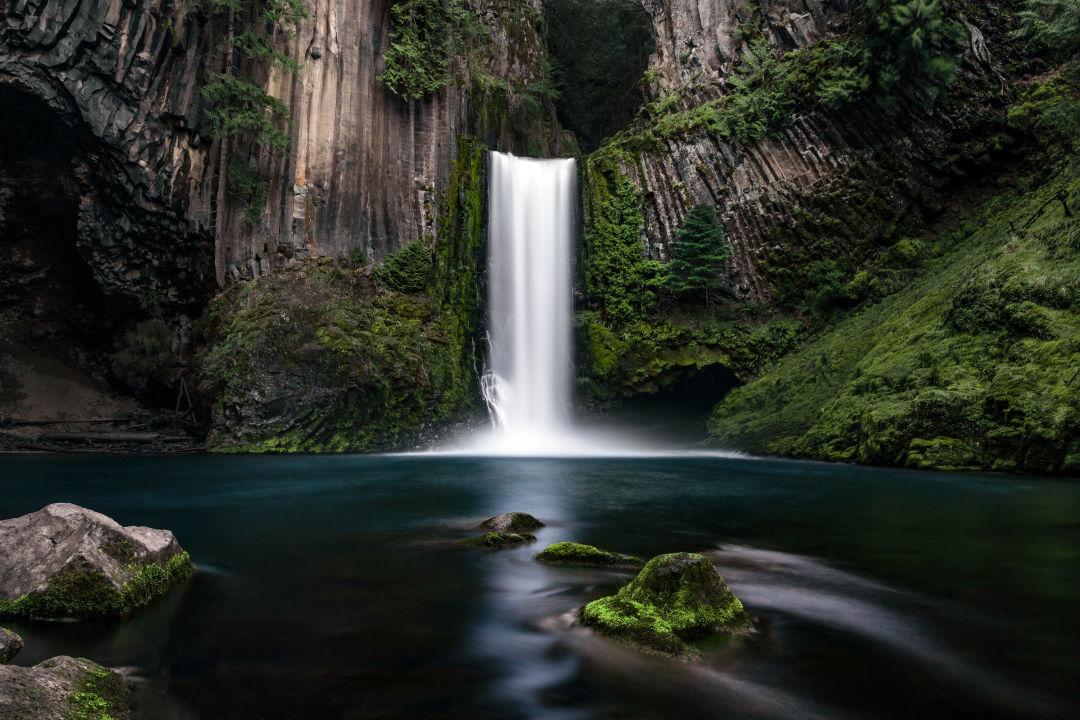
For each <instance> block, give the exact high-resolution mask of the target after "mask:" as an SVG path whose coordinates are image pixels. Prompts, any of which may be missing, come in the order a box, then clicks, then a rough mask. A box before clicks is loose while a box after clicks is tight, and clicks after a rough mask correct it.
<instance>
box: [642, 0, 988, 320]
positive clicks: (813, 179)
mask: <svg viewBox="0 0 1080 720" xmlns="http://www.w3.org/2000/svg"><path fill="white" fill-rule="evenodd" d="M642 3H643V6H644V7H645V9H646V10H647V11H648V12H649V13H650V15H651V17H652V20H653V24H654V28H655V32H656V52H655V53H654V55H653V56H652V57H651V58H650V65H649V77H651V78H652V82H651V85H650V86H649V87H648V93H649V94H650V96H651V99H654V100H655V99H659V98H662V97H664V96H667V95H670V94H672V93H676V92H677V93H678V94H679V96H680V100H679V103H680V104H679V107H680V108H681V109H687V108H690V107H694V106H697V105H700V104H702V103H705V102H708V101H710V100H715V99H717V98H719V97H721V96H723V95H725V94H727V93H728V92H730V91H731V89H732V86H731V84H730V83H729V82H728V79H729V78H730V77H731V75H732V74H733V73H734V72H735V68H736V66H737V65H738V64H739V63H740V62H741V60H742V58H743V56H744V54H745V53H747V52H748V48H747V46H746V44H745V43H744V42H742V43H741V42H740V41H739V40H738V35H737V33H736V28H737V27H738V25H739V23H740V22H745V21H747V20H748V19H749V18H750V9H749V8H750V7H751V6H760V13H761V18H762V28H763V32H764V35H765V37H766V39H767V40H768V41H769V43H770V44H771V45H772V46H773V47H774V48H775V49H776V50H777V51H778V52H786V51H790V50H794V49H797V48H800V47H804V46H806V45H809V44H812V43H815V42H817V41H819V40H821V39H823V38H827V37H831V36H835V35H837V34H839V33H842V32H844V31H845V30H846V28H847V22H848V21H847V15H846V13H848V12H849V11H851V10H852V9H853V8H854V7H856V6H857V5H858V3H855V2H852V1H851V0H833V1H828V0H764V1H762V2H751V0H721V1H720V2H706V1H705V0H677V1H672V2H664V1H663V0H642ZM965 24H966V26H967V28H968V30H969V32H970V33H971V34H972V42H971V48H970V50H969V52H968V53H967V55H966V58H965V63H966V71H967V72H968V73H970V74H981V75H983V76H987V77H990V76H992V72H991V70H992V67H991V65H990V57H989V55H988V54H987V52H986V47H985V41H984V38H983V31H982V30H980V28H979V27H977V26H976V24H974V20H972V21H971V22H968V21H965ZM903 102H907V103H908V106H907V107H905V108H903V109H902V110H900V111H899V112H898V113H897V114H896V115H894V116H889V115H886V114H885V113H883V112H881V111H879V110H877V109H876V108H874V107H873V106H871V105H869V104H859V105H858V106H857V107H855V106H853V107H849V108H846V109H844V110H841V111H837V112H829V111H827V110H825V109H824V108H817V109H814V110H813V111H810V112H807V113H804V114H802V115H800V116H798V117H796V119H795V121H794V122H793V123H792V124H791V125H790V126H789V127H787V128H785V129H783V130H782V131H781V132H780V134H779V136H778V137H771V136H770V137H766V138H765V139H764V140H762V141H761V142H760V143H758V144H756V145H748V144H745V143H740V142H737V141H733V140H730V139H726V138H722V137H718V136H715V135H713V134H710V133H708V132H706V131H704V130H699V131H694V132H690V133H687V134H684V135H682V136H679V137H674V138H667V139H663V140H662V147H661V149H660V150H658V151H656V152H649V153H643V154H641V155H640V156H638V157H637V158H635V160H636V162H634V163H629V164H626V165H625V166H624V168H623V169H624V171H625V172H626V174H627V175H628V176H629V177H631V179H632V180H633V181H634V183H635V184H636V185H637V186H638V188H639V189H640V191H641V194H642V197H643V199H644V218H645V225H644V228H643V233H642V235H643V237H642V239H643V242H644V243H645V245H646V248H647V250H648V253H649V255H650V256H651V257H653V258H655V259H658V260H666V259H667V258H669V257H670V256H671V246H672V243H673V242H674V240H675V233H676V230H677V229H678V227H679V226H680V225H681V223H682V220H683V218H684V217H685V215H686V213H687V212H688V211H689V209H690V207H692V206H693V205H694V204H696V203H699V202H707V203H709V204H711V205H714V206H715V207H717V208H718V209H719V211H720V213H721V217H722V219H723V222H724V225H725V228H726V230H727V234H728V237H729V240H730V242H731V245H732V250H733V256H732V259H731V263H732V264H731V277H730V279H731V284H732V287H733V288H734V289H735V292H736V294H737V295H738V297H739V298H740V299H741V300H743V301H748V302H768V301H769V300H770V299H771V296H772V292H773V287H771V283H770V280H771V278H768V277H766V276H765V275H764V274H763V272H762V269H761V268H762V266H763V265H769V264H775V265H784V266H788V267H791V266H795V265H799V264H805V263H806V262H807V259H806V257H804V256H803V253H802V251H801V250H800V249H797V248H796V247H794V246H799V245H806V244H815V243H818V242H820V241H822V240H823V238H822V237H821V236H822V234H823V233H822V228H821V227H820V226H818V225H812V224H808V223H807V222H806V219H807V218H808V217H810V218H814V217H831V218H833V219H835V220H836V221H837V222H838V224H840V225H842V226H844V227H845V228H847V229H848V231H849V232H851V233H852V234H855V235H858V234H862V235H863V236H869V235H871V234H872V232H873V230H874V226H875V225H877V224H879V223H880V222H882V221H883V219H884V218H885V216H889V219H895V218H896V217H901V216H903V215H904V213H905V212H906V210H907V209H908V208H910V207H912V206H913V205H914V204H916V203H917V202H918V201H919V198H920V196H921V194H922V192H923V191H924V189H925V188H927V187H928V186H932V185H933V184H934V182H935V181H936V180H937V174H938V173H939V171H940V169H941V168H940V164H941V159H942V157H943V156H944V155H945V154H946V153H945V148H946V145H947V142H948V140H949V133H950V132H951V131H953V130H955V126H956V125H957V123H956V122H955V120H954V119H953V118H949V117H947V116H946V115H943V114H942V112H940V111H937V112H934V113H928V111H927V110H926V109H925V108H924V107H923V106H921V105H920V104H919V103H918V102H917V99H916V98H908V99H906V100H903ZM868 205H870V206H874V205H876V206H877V207H878V208H880V209H882V210H883V211H884V212H876V213H875V212H873V211H868V210H867V209H866V206H868Z"/></svg>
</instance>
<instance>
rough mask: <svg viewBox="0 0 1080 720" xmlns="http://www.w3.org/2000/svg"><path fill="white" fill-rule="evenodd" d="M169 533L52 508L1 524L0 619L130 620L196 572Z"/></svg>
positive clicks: (83, 510) (75, 508)
mask: <svg viewBox="0 0 1080 720" xmlns="http://www.w3.org/2000/svg"><path fill="white" fill-rule="evenodd" d="M194 570H195V567H194V565H192V563H191V558H190V556H189V555H188V553H187V552H185V551H184V550H183V549H182V548H181V547H180V545H179V543H177V541H176V538H175V537H174V536H173V534H172V533H171V532H169V531H168V530H155V529H153V528H147V527H138V526H131V527H122V526H121V525H119V524H118V523H117V522H116V521H114V520H112V519H111V518H109V517H106V516H105V515H102V514H101V513H96V512H94V511H92V510H87V509H86V508H82V507H79V506H78V505H72V504H70V503H54V504H52V505H48V506H46V507H45V508H43V509H41V510H39V511H38V512H35V513H30V514H28V515H24V516H22V517H19V518H13V519H10V520H4V521H0V618H12V617H15V618H54V617H74V618H92V617H116V616H123V615H129V614H131V613H132V612H134V611H135V610H137V609H138V608H140V607H143V606H144V605H147V604H148V603H150V602H151V601H152V600H154V599H155V598H157V597H160V596H161V595H164V594H165V593H166V592H168V591H169V590H170V589H171V588H173V587H175V586H176V585H178V584H180V583H182V582H183V581H184V580H186V579H187V578H188V577H190V576H191V574H192V573H193V572H194Z"/></svg>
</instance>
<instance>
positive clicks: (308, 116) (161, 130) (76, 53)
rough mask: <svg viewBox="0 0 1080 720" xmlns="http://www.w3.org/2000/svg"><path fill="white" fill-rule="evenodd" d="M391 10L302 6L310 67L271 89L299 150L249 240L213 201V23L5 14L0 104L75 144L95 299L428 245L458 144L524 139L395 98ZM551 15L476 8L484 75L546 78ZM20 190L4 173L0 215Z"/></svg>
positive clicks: (297, 43) (294, 54) (534, 0)
mask: <svg viewBox="0 0 1080 720" xmlns="http://www.w3.org/2000/svg"><path fill="white" fill-rule="evenodd" d="M391 5H392V2H391V0H345V1H344V2H336V1H334V2H332V1H331V0H308V2H306V7H307V12H308V15H309V17H308V18H307V19H305V20H303V21H302V22H301V23H300V25H299V28H298V31H297V32H296V33H295V35H293V36H289V35H288V34H286V33H278V35H277V36H276V40H275V42H276V43H277V44H278V46H279V48H280V49H281V50H282V51H284V52H285V53H286V54H287V55H288V56H289V57H290V58H292V59H294V60H296V61H297V62H299V63H300V64H301V68H300V70H299V71H298V72H296V73H295V74H291V73H283V72H278V73H274V74H272V75H270V76H269V77H266V73H263V74H262V75H263V77H262V82H263V83H264V85H265V87H266V89H267V91H268V92H270V93H271V94H273V95H274V96H275V97H278V98H280V99H281V100H282V101H283V102H284V103H285V104H286V105H287V106H288V107H289V109H290V113H291V127H290V129H289V132H290V135H291V139H292V143H291V146H290V148H289V150H288V152H287V154H283V155H281V156H279V157H272V156H270V155H269V154H268V153H264V154H263V157H262V158H261V159H260V165H261V170H262V171H263V173H264V175H265V176H266V177H267V178H268V179H269V180H270V199H269V201H268V203H267V206H266V207H265V208H264V212H263V213H261V215H260V219H259V223H258V224H257V226H256V227H254V228H253V227H251V226H249V225H247V224H246V223H245V221H244V219H243V203H242V202H241V201H240V200H239V199H238V198H235V197H232V196H231V195H230V194H228V193H225V192H222V190H223V188H222V187H220V186H219V181H220V179H221V178H222V176H223V173H222V171H221V168H222V165H221V163H222V161H223V160H224V161H226V162H227V160H228V158H227V157H225V155H227V153H222V148H221V146H220V143H218V142H216V141H213V140H212V138H211V137H210V132H209V131H210V127H209V122H208V116H207V109H208V108H207V105H206V102H205V101H204V100H203V99H202V97H201V96H200V94H199V87H200V84H201V83H202V82H203V80H204V78H205V77H206V75H207V74H208V73H211V72H214V71H216V70H218V69H219V68H218V65H219V64H220V62H221V60H220V53H218V52H217V49H218V48H219V47H220V45H221V43H222V40H223V35H224V29H223V28H222V27H221V26H222V22H221V21H220V19H219V18H215V17H213V16H210V17H208V16H206V15H204V14H201V13H195V12H186V11H185V9H184V7H183V4H182V3H171V2H168V1H167V0H134V2H124V1H123V0H83V1H81V2H80V1H79V0H42V1H41V2H31V1H29V0H4V3H3V5H2V6H0V7H2V8H3V20H2V22H0V99H2V100H3V104H4V106H5V108H6V109H10V110H12V111H14V112H16V113H21V112H23V110H22V108H23V107H27V108H31V109H32V110H33V111H35V112H37V111H38V110H39V108H41V107H42V106H43V107H44V108H47V113H49V114H52V115H54V116H55V118H56V120H58V121H59V130H58V132H59V133H60V135H61V136H63V137H61V138H60V140H61V143H67V142H68V139H70V144H71V148H70V153H68V155H69V157H68V158H65V165H66V166H65V167H64V168H63V171H64V174H65V177H66V178H67V179H66V180H65V182H66V183H67V187H69V193H68V194H69V195H70V196H71V197H73V198H74V199H75V200H76V201H77V206H78V207H77V214H78V229H77V235H78V247H79V255H80V256H81V257H82V258H83V259H84V260H85V261H86V262H87V264H88V265H89V266H90V268H91V270H92V272H93V273H94V278H95V280H96V281H97V282H98V284H100V285H101V286H102V287H104V288H105V289H106V290H107V291H109V292H116V293H126V294H127V295H130V296H131V297H137V296H138V295H139V294H140V293H144V292H152V293H154V294H155V296H158V297H160V298H161V299H163V300H164V301H166V302H170V303H173V304H183V303H192V302H195V303H198V302H199V301H200V300H202V299H203V298H205V296H206V294H207V293H208V292H209V291H210V290H211V289H212V286H213V284H214V281H215V280H216V281H217V282H218V283H219V284H220V283H223V282H225V281H226V280H227V279H230V278H244V277H252V276H256V275H260V274H264V273H266V272H268V271H269V270H270V269H271V268H272V267H274V266H275V265H277V264H279V263H281V262H284V261H286V260H287V259H289V258H292V257H296V256H309V255H314V256H333V257H340V256H344V255H347V254H349V253H351V252H354V251H360V252H363V253H364V254H365V255H367V256H368V257H374V258H376V259H381V257H382V256H383V255H385V253H387V252H389V251H391V250H394V249H396V248H398V247H401V246H402V245H404V244H406V243H408V242H410V241H412V240H414V239H416V238H418V237H421V236H423V235H426V234H431V233H432V232H433V230H434V223H435V220H436V213H437V210H438V196H439V192H440V191H441V189H442V187H443V184H444V182H445V181H446V178H447V176H448V174H449V171H450V165H451V162H452V161H453V159H454V156H455V140H456V138H457V136H458V135H460V134H463V133H466V132H469V131H471V130H482V131H485V134H486V135H488V140H489V141H490V142H491V143H492V144H493V145H495V146H498V147H499V148H501V149H514V148H515V147H517V146H518V145H520V144H521V142H522V135H521V134H520V133H518V132H515V131H513V130H512V129H511V128H509V126H507V127H496V126H494V125H488V126H487V127H478V125H477V123H476V122H474V119H475V116H476V113H474V112H473V110H474V108H473V107H472V104H473V102H474V99H478V100H483V98H476V96H475V92H474V90H475V89H474V88H472V87H471V85H470V83H468V82H465V83H461V82H453V83H451V84H450V85H449V86H447V88H446V89H445V90H444V91H442V92H441V93H439V94H437V95H436V96H434V97H432V98H427V99H423V100H413V101H408V102H406V101H404V100H402V99H401V98H399V97H397V96H396V95H394V94H393V93H391V92H390V91H389V90H388V89H387V88H386V87H385V86H384V85H383V84H382V82H380V81H379V80H378V76H379V75H380V73H381V72H382V71H383V69H384V62H383V59H382V55H383V53H384V51H385V50H386V48H387V44H388V42H389V32H388V30H389V27H390V21H389V10H390V6H391ZM541 13H542V2H541V0H516V1H514V2H505V1H503V2H499V1H496V0H484V1H483V2H481V3H480V15H481V18H482V20H483V22H484V23H485V25H486V26H487V27H488V29H489V33H490V35H491V42H490V43H488V44H487V45H486V46H485V47H484V48H483V50H482V51H481V52H480V57H479V61H480V66H481V67H482V68H483V69H484V71H486V72H487V73H489V74H490V75H492V76H494V77H497V78H500V79H503V80H507V81H508V82H509V84H510V85H511V86H513V85H515V84H519V85H527V84H528V83H529V82H530V81H531V80H534V79H536V77H537V75H536V73H537V68H538V67H539V65H538V60H539V57H540V54H541V53H542V52H543V41H542V38H541V36H540V34H539V27H540V26H539V23H538V22H537V21H536V18H539V17H540V16H541ZM458 70H459V71H460V73H461V74H462V75H466V74H467V68H465V67H459V68H458ZM253 72H254V71H253ZM254 74H255V75H256V76H257V75H258V73H257V72H255V73H254ZM511 94H512V93H511ZM509 102H510V104H513V98H512V97H511V98H509ZM551 124H554V123H551ZM533 139H535V133H534V134H533ZM51 141H52V140H51V138H49V137H45V136H40V137H39V136H31V137H29V138H26V140H25V142H24V143H21V144H20V146H21V147H24V149H25V150H26V152H34V146H35V145H37V144H47V143H49V142H51ZM541 147H545V148H546V149H547V150H548V151H551V152H556V151H558V150H559V149H561V147H562V138H561V136H560V135H559V133H557V132H556V133H550V132H545V133H544V139H543V140H542V144H541ZM19 185H20V180H19V178H18V177H13V176H12V173H4V172H3V169H2V168H0V216H2V215H3V206H4V205H5V204H8V205H10V204H12V203H11V202H10V199H11V198H12V197H13V196H15V195H18V194H19V193H20V192H21V190H20V187H19ZM31 199H32V198H31ZM2 222H3V220H0V223H2Z"/></svg>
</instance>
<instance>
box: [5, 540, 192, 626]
mask: <svg viewBox="0 0 1080 720" xmlns="http://www.w3.org/2000/svg"><path fill="white" fill-rule="evenodd" d="M194 571H195V566H194V565H193V564H192V562H191V557H190V556H189V555H188V553H187V552H182V553H179V554H177V555H174V556H173V557H171V558H169V560H168V562H167V563H166V565H165V568H162V567H161V566H160V565H158V564H157V563H146V564H144V565H129V566H128V567H127V568H126V569H125V571H124V580H123V585H122V586H121V588H120V589H119V590H118V589H117V588H115V587H113V585H112V583H110V582H109V581H108V580H107V579H106V578H105V576H104V574H102V572H101V571H100V570H97V569H96V568H91V567H89V566H80V567H73V568H71V569H69V570H67V571H66V572H63V573H61V574H59V575H57V576H56V577H54V578H53V579H52V580H51V581H50V583H49V587H48V588H47V589H46V590H45V592H43V593H41V594H38V595H23V596H21V597H18V598H15V599H14V600H0V618H32V617H36V618H51V617H75V618H93V617H120V616H124V615H130V614H131V613H133V612H135V611H136V610H137V609H139V608H140V607H143V606H144V605H147V604H149V603H150V602H151V601H152V600H154V599H155V598H158V597H160V596H162V595H164V594H165V593H167V592H168V591H169V589H170V588H171V587H174V586H176V585H178V584H179V583H182V582H183V581H185V580H186V579H187V578H189V577H190V576H191V575H192V573H194Z"/></svg>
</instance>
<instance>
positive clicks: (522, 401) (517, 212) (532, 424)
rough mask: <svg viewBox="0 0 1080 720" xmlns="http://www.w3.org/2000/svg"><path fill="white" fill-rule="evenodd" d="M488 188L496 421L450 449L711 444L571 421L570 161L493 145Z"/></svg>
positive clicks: (613, 450) (592, 452)
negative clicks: (666, 441) (665, 441)
mask: <svg viewBox="0 0 1080 720" xmlns="http://www.w3.org/2000/svg"><path fill="white" fill-rule="evenodd" d="M489 187H490V190H489V193H488V361H487V367H486V369H485V372H484V376H483V378H482V379H481V389H482V391H483V394H484V400H485V401H486V402H487V405H488V409H489V410H490V413H491V419H492V424H493V425H494V427H493V428H492V430H491V431H490V432H487V433H479V434H477V435H474V436H472V437H471V438H469V440H468V441H466V442H465V443H463V444H458V445H456V446H455V447H453V448H449V449H445V450H438V451H436V452H446V453H452V454H478V455H510V456H578V457H580V456H593V457H600V456H606V457H627V456H632V455H636V456H646V455H650V456H655V455H660V454H670V453H672V452H676V453H677V454H678V455H680V456H688V455H690V454H698V455H716V454H726V453H714V452H707V451H693V452H692V453H690V452H687V451H685V450H681V451H676V450H675V448H669V447H662V446H658V445H657V444H656V443H655V441H654V440H653V439H652V438H650V437H644V436H640V435H639V436H636V437H635V435H636V433H634V432H633V431H630V430H628V429H626V428H616V427H613V426H612V427H603V426H598V425H597V424H596V423H592V424H590V425H589V426H588V427H582V426H581V425H575V424H574V422H573V418H572V412H571V409H572V403H571V394H572V393H571V387H572V384H573V377H574V375H573V357H572V356H573V353H572V351H571V347H572V342H571V341H572V338H571V314H572V304H571V298H572V294H573V290H572V287H571V275H572V273H571V270H570V268H571V254H572V250H573V238H574V223H575V217H576V213H575V202H576V197H577V167H576V161H575V160H535V159H531V158H520V157H515V156H513V155H508V154H505V153H497V152H493V153H491V172H490V175H489Z"/></svg>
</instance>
